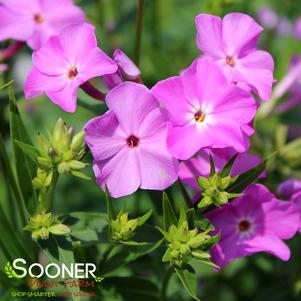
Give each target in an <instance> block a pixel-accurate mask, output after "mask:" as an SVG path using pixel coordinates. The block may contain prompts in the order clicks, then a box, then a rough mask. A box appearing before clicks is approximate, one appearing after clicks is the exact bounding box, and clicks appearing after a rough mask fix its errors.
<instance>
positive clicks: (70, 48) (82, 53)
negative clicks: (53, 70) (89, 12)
mask: <svg viewBox="0 0 301 301" xmlns="http://www.w3.org/2000/svg"><path fill="white" fill-rule="evenodd" d="M94 30H95V28H94V26H92V25H90V24H87V23H83V24H76V25H71V26H68V27H66V28H64V29H63V30H62V31H61V33H60V34H59V40H60V44H61V46H62V49H63V52H64V54H65V57H66V59H67V60H68V61H69V63H70V64H71V65H81V64H82V62H83V61H84V60H85V59H86V57H87V55H88V54H89V52H90V51H91V50H92V49H93V48H95V47H97V41H96V36H95V34H94Z"/></svg>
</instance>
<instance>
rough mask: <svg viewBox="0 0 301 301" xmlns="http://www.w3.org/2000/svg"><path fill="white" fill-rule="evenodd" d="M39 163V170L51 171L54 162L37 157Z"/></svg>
mask: <svg viewBox="0 0 301 301" xmlns="http://www.w3.org/2000/svg"><path fill="white" fill-rule="evenodd" d="M37 163H38V166H39V168H41V169H43V170H49V169H51V168H52V166H53V165H52V162H51V161H50V160H49V159H47V158H43V157H37Z"/></svg>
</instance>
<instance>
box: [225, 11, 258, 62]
mask: <svg viewBox="0 0 301 301" xmlns="http://www.w3.org/2000/svg"><path fill="white" fill-rule="evenodd" d="M262 31H263V28H262V27H261V26H260V25H259V24H258V23H256V22H255V21H254V19H252V18H251V17H250V16H248V15H246V14H242V13H230V14H228V15H226V16H225V17H224V19H223V41H224V43H225V47H226V49H225V50H226V52H227V54H229V55H234V54H237V55H238V56H239V57H240V56H244V55H246V54H247V53H248V52H250V51H254V50H255V49H256V45H257V40H258V38H259V35H260V33H261V32H262Z"/></svg>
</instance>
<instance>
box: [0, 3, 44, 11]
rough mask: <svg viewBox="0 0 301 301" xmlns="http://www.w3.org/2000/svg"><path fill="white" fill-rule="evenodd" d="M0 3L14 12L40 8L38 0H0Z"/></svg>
mask: <svg viewBox="0 0 301 301" xmlns="http://www.w3.org/2000/svg"><path fill="white" fill-rule="evenodd" d="M0 4H2V5H4V6H5V7H7V8H8V9H10V10H12V11H16V12H23V13H25V12H26V13H28V12H34V11H39V10H40V9H41V6H40V0H30V1H20V0H1V1H0Z"/></svg>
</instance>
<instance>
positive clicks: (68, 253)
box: [38, 235, 81, 301]
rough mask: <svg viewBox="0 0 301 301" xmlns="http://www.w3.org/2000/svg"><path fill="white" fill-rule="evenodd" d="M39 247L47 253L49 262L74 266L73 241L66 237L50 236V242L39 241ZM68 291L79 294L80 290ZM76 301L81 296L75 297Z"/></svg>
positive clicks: (69, 288) (70, 289) (72, 289)
mask: <svg viewBox="0 0 301 301" xmlns="http://www.w3.org/2000/svg"><path fill="white" fill-rule="evenodd" d="M38 245H39V246H40V248H41V249H42V250H43V252H45V254H46V255H47V257H48V259H49V261H50V262H51V263H56V264H62V263H64V264H66V265H67V266H69V265H70V264H74V262H75V259H74V253H73V249H72V242H71V239H70V238H68V237H64V236H53V235H50V236H49V239H48V240H39V242H38ZM68 290H69V291H70V292H72V293H78V292H79V288H74V287H72V288H71V287H69V286H68ZM73 300H74V301H80V300H81V298H80V297H79V296H76V295H75V296H73Z"/></svg>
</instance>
